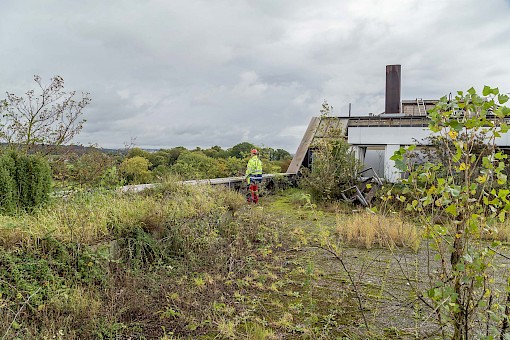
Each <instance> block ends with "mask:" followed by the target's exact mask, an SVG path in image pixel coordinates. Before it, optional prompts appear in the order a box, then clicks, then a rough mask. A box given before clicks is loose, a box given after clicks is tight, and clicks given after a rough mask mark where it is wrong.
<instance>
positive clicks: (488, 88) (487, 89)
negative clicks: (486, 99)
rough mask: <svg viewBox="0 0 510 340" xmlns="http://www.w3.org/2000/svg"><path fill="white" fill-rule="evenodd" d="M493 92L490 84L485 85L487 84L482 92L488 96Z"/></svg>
mask: <svg viewBox="0 0 510 340" xmlns="http://www.w3.org/2000/svg"><path fill="white" fill-rule="evenodd" d="M491 93H492V89H491V88H490V87H489V86H487V85H485V86H484V87H483V92H482V94H483V95H484V96H488V95H489V94H491Z"/></svg>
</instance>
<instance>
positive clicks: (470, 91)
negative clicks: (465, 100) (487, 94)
mask: <svg viewBox="0 0 510 340" xmlns="http://www.w3.org/2000/svg"><path fill="white" fill-rule="evenodd" d="M484 89H485V88H484ZM489 89H490V87H489ZM467 93H469V94H470V95H475V94H476V90H475V89H474V87H471V88H470V89H469V90H467Z"/></svg>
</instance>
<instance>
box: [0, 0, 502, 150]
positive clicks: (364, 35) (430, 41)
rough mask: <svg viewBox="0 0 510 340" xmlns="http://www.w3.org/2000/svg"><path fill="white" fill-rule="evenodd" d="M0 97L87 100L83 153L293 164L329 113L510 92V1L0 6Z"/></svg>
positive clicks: (114, 1) (86, 1) (39, 1)
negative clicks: (255, 153)
mask: <svg viewBox="0 0 510 340" xmlns="http://www.w3.org/2000/svg"><path fill="white" fill-rule="evenodd" d="M0 39H1V43H2V44H1V46H0V63H1V67H0V98H4V97H5V92H6V91H9V92H14V93H16V94H19V95H21V94H23V93H24V92H26V91H27V90H29V89H31V88H34V85H35V82H34V81H33V76H34V75H39V76H41V77H42V79H43V82H44V83H49V81H50V78H51V77H52V76H54V75H59V76H62V77H63V78H64V80H65V89H66V90H69V91H70V90H77V91H79V92H81V91H86V92H89V93H90V96H91V98H92V103H91V104H90V105H89V106H88V107H87V108H86V109H85V114H84V118H85V119H87V122H86V124H85V126H84V129H83V131H82V133H81V134H80V135H79V136H78V137H77V138H75V140H74V142H75V143H82V144H84V145H88V144H97V145H99V146H100V147H105V148H122V147H124V145H125V144H130V143H131V141H132V140H134V143H135V144H136V146H139V147H142V148H172V147H175V146H184V147H187V148H194V147H196V146H199V147H204V148H207V147H211V146H214V145H219V146H221V147H223V148H228V147H231V146H233V145H235V144H238V143H240V142H243V141H247V142H251V143H254V144H256V145H260V146H266V147H272V148H283V149H286V150H288V151H289V152H291V153H294V152H295V151H296V149H297V147H298V145H299V142H300V141H301V138H302V136H303V133H304V131H305V130H306V127H307V126H308V123H309V121H310V118H311V117H313V116H317V115H318V114H319V110H320V108H321V104H322V102H323V101H324V100H325V99H326V100H327V101H328V103H329V104H331V105H332V106H333V108H334V109H333V114H334V115H337V116H346V115H348V107H349V103H352V113H351V114H352V115H367V114H368V113H369V112H374V113H380V112H382V111H384V91H385V70H386V69H385V67H386V65H391V64H400V65H402V99H415V98H424V99H437V98H439V97H441V96H443V95H446V94H448V93H450V92H455V91H457V90H467V89H468V88H470V87H471V86H474V87H475V88H476V89H477V90H480V91H481V89H482V87H483V85H490V86H495V87H499V88H500V90H502V91H503V92H510V1H509V0H485V1H480V0H427V1H424V0H391V1H390V0H386V1H385V0H343V1H338V0H314V1H305V0H283V1H279V0H202V1H200V0H166V1H164V0H159V1H158V0H154V1H149V0H109V1H105V0H82V1H71V0H67V1H65V0H1V3H0Z"/></svg>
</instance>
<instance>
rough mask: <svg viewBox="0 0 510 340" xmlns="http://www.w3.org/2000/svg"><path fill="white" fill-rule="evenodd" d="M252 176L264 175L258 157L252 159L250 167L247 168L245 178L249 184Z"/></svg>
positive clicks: (249, 163)
mask: <svg viewBox="0 0 510 340" xmlns="http://www.w3.org/2000/svg"><path fill="white" fill-rule="evenodd" d="M252 175H262V162H261V161H260V159H259V158H258V157H257V156H256V155H255V156H252V157H251V158H250V160H249V161H248V165H247V166H246V174H245V177H246V179H247V181H248V183H249V182H250V176H252Z"/></svg>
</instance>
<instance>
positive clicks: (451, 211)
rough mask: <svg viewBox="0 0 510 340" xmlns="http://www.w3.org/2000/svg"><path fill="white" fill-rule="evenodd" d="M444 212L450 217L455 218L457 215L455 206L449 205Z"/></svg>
mask: <svg viewBox="0 0 510 340" xmlns="http://www.w3.org/2000/svg"><path fill="white" fill-rule="evenodd" d="M445 211H446V212H447V213H449V214H450V215H452V216H457V215H458V212H457V206H456V205H455V204H450V205H449V206H448V207H447V208H446V209H445Z"/></svg>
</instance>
